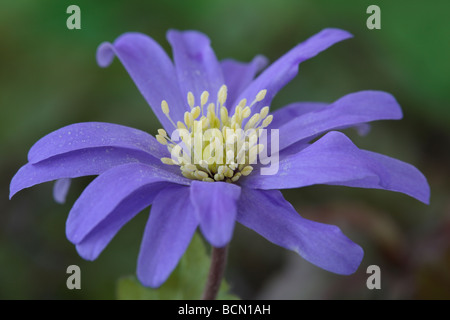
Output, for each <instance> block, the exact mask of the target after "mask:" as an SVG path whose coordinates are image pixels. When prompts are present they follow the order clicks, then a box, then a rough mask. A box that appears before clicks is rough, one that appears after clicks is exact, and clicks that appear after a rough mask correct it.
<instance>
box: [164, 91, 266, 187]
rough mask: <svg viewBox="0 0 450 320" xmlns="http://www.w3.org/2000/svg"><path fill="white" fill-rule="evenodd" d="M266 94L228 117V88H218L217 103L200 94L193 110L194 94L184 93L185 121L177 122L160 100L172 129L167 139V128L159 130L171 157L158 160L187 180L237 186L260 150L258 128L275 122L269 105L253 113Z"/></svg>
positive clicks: (261, 147)
mask: <svg viewBox="0 0 450 320" xmlns="http://www.w3.org/2000/svg"><path fill="white" fill-rule="evenodd" d="M266 92H267V91H266V90H261V91H260V92H259V93H258V94H257V95H256V97H255V99H254V100H253V101H252V103H251V104H250V105H247V100H246V99H243V100H241V101H240V102H239V104H238V105H237V106H236V108H235V111H234V114H233V115H232V116H229V114H228V109H227V108H226V106H225V104H226V100H227V86H226V85H223V86H222V87H220V89H219V91H218V93H217V101H216V103H214V102H209V97H210V94H209V92H208V91H203V93H202V94H201V95H200V101H199V103H197V106H196V101H195V97H194V95H193V93H192V92H188V94H187V103H188V105H189V108H190V111H186V112H185V113H184V119H183V120H184V121H183V122H181V121H178V122H177V123H176V124H175V123H174V122H173V120H172V119H171V118H170V116H169V112H170V110H169V105H168V104H167V102H166V101H165V100H163V101H162V103H161V109H162V111H163V113H164V114H165V115H166V117H167V118H168V119H169V121H170V122H171V123H172V125H173V126H174V128H175V129H176V131H174V134H172V137H171V138H169V136H168V135H167V133H166V131H165V130H163V129H159V130H158V134H157V135H156V140H157V141H158V142H159V143H161V144H163V145H166V146H167V148H168V150H169V152H170V153H171V158H161V161H162V163H164V164H168V165H179V166H180V168H181V172H182V174H183V175H184V176H185V177H187V178H189V179H194V180H201V181H209V182H214V181H225V182H236V181H238V180H239V178H240V177H241V176H247V175H249V174H250V173H251V172H252V170H253V167H252V166H251V165H250V164H255V163H256V160H257V156H258V155H259V154H260V153H261V152H262V151H263V149H264V146H263V145H262V144H259V143H258V138H259V135H260V133H261V129H264V128H266V127H267V126H268V125H269V124H270V123H271V122H272V119H273V116H272V115H269V107H264V108H262V109H261V111H260V112H259V113H255V114H253V115H252V110H251V109H252V106H253V105H254V104H255V103H257V102H260V101H262V100H263V99H264V97H265V96H266ZM246 119H248V120H247V122H246V123H245V120H246ZM243 123H245V126H244V128H242V125H243ZM175 133H176V134H175ZM172 139H173V140H172ZM174 140H176V141H178V143H175V142H174Z"/></svg>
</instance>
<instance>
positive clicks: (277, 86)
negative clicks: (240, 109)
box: [237, 29, 352, 112]
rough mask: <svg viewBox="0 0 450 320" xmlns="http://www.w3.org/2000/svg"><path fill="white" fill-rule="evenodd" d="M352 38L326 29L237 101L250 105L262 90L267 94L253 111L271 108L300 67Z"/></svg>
mask: <svg viewBox="0 0 450 320" xmlns="http://www.w3.org/2000/svg"><path fill="white" fill-rule="evenodd" d="M350 37H352V35H351V34H350V33H348V32H347V31H344V30H340V29H324V30H322V31H321V32H319V33H318V34H316V35H314V36H312V37H310V38H309V39H308V40H306V41H304V42H302V43H300V44H298V45H297V46H295V47H294V48H293V49H291V50H290V51H289V52H287V53H286V54H285V55H283V56H282V57H281V58H279V59H278V60H277V61H275V62H274V63H273V64H271V65H270V66H269V67H268V68H267V69H266V70H264V72H263V73H261V74H260V75H259V76H258V77H257V78H256V79H255V80H254V81H253V82H252V83H251V84H250V85H249V86H248V87H247V88H246V89H245V90H244V92H243V93H242V94H240V96H239V98H238V99H237V101H240V100H241V99H244V98H245V99H247V101H248V102H249V103H250V102H251V101H253V99H254V98H255V97H256V95H257V94H258V92H259V91H260V90H262V89H266V90H267V94H266V96H265V98H264V100H262V101H261V102H259V103H257V104H256V105H255V106H254V108H253V110H255V112H257V111H259V110H260V109H261V108H262V107H263V106H269V105H270V103H271V101H272V99H273V97H274V96H275V95H276V94H277V93H278V91H280V90H281V88H283V87H284V86H285V85H286V84H287V83H288V82H289V81H291V80H292V79H293V78H294V77H295V76H296V75H297V73H298V66H299V64H300V63H302V62H303V61H305V60H308V59H311V58H312V57H314V56H316V55H317V54H319V53H320V52H322V51H324V50H326V49H327V48H329V47H330V46H332V45H333V44H335V43H337V42H340V41H342V40H345V39H348V38H350Z"/></svg>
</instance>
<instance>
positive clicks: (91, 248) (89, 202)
mask: <svg viewBox="0 0 450 320" xmlns="http://www.w3.org/2000/svg"><path fill="white" fill-rule="evenodd" d="M167 37H168V41H169V42H170V44H171V46H172V49H173V60H174V61H173V62H172V60H171V59H170V58H169V57H168V55H167V54H166V53H165V52H164V50H163V49H162V48H161V47H160V46H159V45H158V44H157V43H156V42H155V41H154V40H153V39H151V38H150V37H148V36H146V35H143V34H139V33H126V34H123V35H122V36H120V37H119V38H118V39H116V41H115V42H114V43H112V44H111V43H103V44H101V45H100V46H99V48H98V51H97V61H98V63H99V65H100V66H101V67H106V66H108V65H109V64H110V63H111V62H112V60H113V58H114V56H117V57H118V58H119V60H120V61H121V62H122V64H123V65H124V67H125V68H126V70H127V71H128V73H129V74H130V76H131V78H132V79H133V81H134V82H135V84H136V86H137V87H138V89H139V90H140V92H141V93H142V95H143V96H144V98H145V99H146V101H147V102H148V104H149V105H150V106H151V107H152V109H153V111H154V113H155V114H156V116H157V117H158V119H159V121H160V122H161V125H162V127H163V129H160V130H158V135H157V136H156V138H155V137H153V136H151V135H150V134H147V133H145V132H143V131H140V130H137V129H133V128H129V127H125V126H122V125H117V124H110V123H101V122H88V123H77V124H72V125H69V126H66V127H64V128H61V129H59V130H56V131H54V132H52V133H50V134H48V135H47V136H45V137H43V138H42V139H40V140H39V141H38V142H37V143H36V144H35V145H33V146H32V148H31V149H30V151H29V153H28V163H27V164H26V165H24V166H23V167H22V168H21V169H20V170H19V171H18V172H17V174H16V175H15V176H14V178H13V179H12V182H11V186H10V197H12V196H13V195H14V194H15V193H17V192H18V191H20V190H22V189H24V188H28V187H31V186H33V185H36V184H39V183H43V182H47V181H51V180H58V185H59V186H58V185H57V186H56V189H55V195H56V196H57V197H58V198H59V199H62V198H64V193H65V190H67V188H68V183H67V181H68V180H67V179H68V178H76V177H80V176H89V175H98V177H96V178H95V179H94V180H93V181H92V182H91V183H90V184H89V185H88V186H87V187H86V189H85V190H84V191H83V193H82V194H81V195H80V197H79V198H78V199H77V201H76V202H75V204H74V205H73V207H72V209H71V211H70V214H69V217H68V219H67V224H66V234H67V237H68V239H69V240H70V241H71V242H72V243H74V244H75V245H76V249H77V251H78V253H79V254H80V255H81V257H83V258H84V259H87V260H94V259H96V258H97V257H98V256H99V254H100V253H101V252H102V250H103V249H104V248H105V247H106V246H107V244H108V243H109V242H110V241H111V239H112V238H113V237H114V236H115V235H116V233H117V232H118V231H119V230H120V229H121V228H122V226H123V225H125V224H126V223H127V222H128V221H129V220H130V219H132V218H133V217H134V216H135V215H136V214H137V213H139V212H140V211H142V210H143V209H145V208H146V207H148V206H150V205H151V213H150V216H149V219H148V222H147V225H146V227H145V232H144V235H143V239H142V244H141V248H140V253H139V258H138V265H137V275H138V278H139V280H140V281H141V282H142V283H143V284H144V285H146V286H151V287H158V286H160V285H161V284H162V283H163V282H164V281H165V280H166V279H167V278H168V276H169V275H170V273H171V272H172V271H173V269H174V268H175V267H176V265H177V263H178V261H179V259H180V257H181V256H182V255H183V253H184V252H185V250H186V248H187V246H188V245H189V242H190V240H191V238H192V236H193V234H194V232H195V231H196V229H197V227H199V228H200V230H201V231H202V233H203V235H204V237H205V238H206V239H207V241H209V243H210V244H211V245H212V246H214V247H217V248H220V247H223V246H225V245H227V244H228V242H229V241H230V240H231V238H232V234H233V229H234V225H235V222H236V221H237V222H239V223H241V224H242V225H244V226H246V227H248V228H250V229H252V230H254V231H256V232H257V233H259V234H260V235H262V236H263V237H265V238H266V239H267V240H269V241H271V242H273V243H275V244H277V245H279V246H282V247H284V248H287V249H289V250H293V251H295V252H297V253H298V254H299V255H300V256H302V257H303V258H304V259H306V260H308V261H309V262H311V263H313V264H315V265H317V266H318V267H320V268H323V269H325V270H328V271H331V272H334V273H337V274H344V275H347V274H351V273H353V272H355V270H356V269H357V268H358V266H359V264H360V262H361V260H362V257H363V250H362V249H361V247H360V246H358V245H357V244H355V243H353V242H352V241H351V240H350V239H349V238H347V237H346V236H345V235H344V234H342V232H341V231H340V229H339V228H338V227H336V226H331V225H327V224H323V223H318V222H314V221H310V220H307V219H304V218H302V217H301V216H300V215H299V214H298V213H297V212H296V211H295V209H294V208H293V207H292V205H291V204H290V203H289V202H287V201H286V200H285V199H284V198H283V196H282V194H281V192H280V191H279V190H278V189H287V188H299V187H304V186H309V185H314V184H328V185H341V186H350V187H359V188H375V189H385V190H391V191H396V192H401V193H404V194H407V195H409V196H411V197H414V198H416V199H418V200H420V201H422V202H424V203H428V201H429V192H430V191H429V186H428V184H427V181H426V179H425V177H424V176H423V175H422V174H421V173H420V172H419V171H418V170H417V169H416V168H415V167H413V166H411V165H409V164H407V163H404V162H401V161H399V160H396V159H392V158H390V157H387V156H385V155H381V154H378V153H374V152H371V151H366V150H361V149H358V148H357V147H356V146H355V145H354V144H353V143H352V142H351V141H350V139H349V138H347V137H346V136H345V135H344V134H343V133H340V132H338V131H334V130H339V129H342V128H347V127H351V126H360V125H363V124H366V123H368V122H371V121H374V120H382V119H400V118H401V117H402V112H401V109H400V106H399V105H398V103H397V101H396V100H395V99H394V98H393V97H392V96H391V95H390V94H388V93H385V92H380V91H360V92H356V93H351V94H348V95H346V96H344V97H342V98H340V99H338V100H336V101H335V102H333V103H317V102H316V103H313V102H297V103H292V104H290V105H288V106H285V107H284V108H281V109H279V110H276V111H275V112H273V113H270V105H271V102H272V99H273V97H274V96H275V95H276V94H277V92H278V91H279V90H280V89H281V88H282V87H283V86H284V85H286V84H287V83H288V82H289V81H290V80H291V79H293V78H294V77H295V76H296V75H297V72H298V66H299V64H300V63H302V62H303V61H305V60H307V59H310V58H312V57H314V56H316V55H317V54H318V53H320V52H321V51H323V50H325V49H327V48H328V47H330V46H332V45H333V44H335V43H337V42H340V41H342V40H345V39H348V38H350V37H351V34H349V33H348V32H346V31H343V30H339V29H325V30H323V31H321V32H319V33H318V34H316V35H314V36H312V37H311V38H309V39H308V40H306V41H305V42H303V43H300V44H298V45H297V46H295V47H294V48H293V49H291V50H290V51H289V52H287V53H286V54H285V55H283V56H282V57H281V58H279V59H278V60H277V61H275V62H274V63H273V64H272V65H270V66H269V67H268V68H266V69H265V70H264V71H262V72H261V73H260V74H259V75H257V74H258V73H259V72H260V71H261V70H263V69H264V68H265V66H266V64H267V61H266V59H265V58H264V57H262V56H256V57H255V58H254V59H253V60H252V61H251V62H250V63H241V62H237V61H234V60H223V61H218V60H217V58H216V56H215V53H214V51H213V50H212V48H211V46H210V41H209V39H208V37H207V36H205V35H204V34H202V33H200V32H196V31H185V32H180V31H175V30H171V31H169V32H168V34H167ZM175 129H178V131H179V132H181V134H180V135H181V136H182V139H181V140H182V142H183V143H184V145H181V146H180V145H179V144H177V143H175V141H174V140H173V139H172V137H173V136H171V135H169V134H168V133H171V132H173V131H174V130H175ZM260 129H268V131H270V130H271V129H278V130H279V131H278V133H279V134H278V137H279V155H278V156H279V159H278V162H277V166H278V170H277V171H276V172H273V173H272V174H266V175H263V174H261V171H260V169H261V168H262V167H263V166H262V165H261V164H256V165H252V163H254V162H251V160H255V159H256V157H257V156H261V152H262V150H263V149H264V147H267V148H266V149H270V148H269V146H270V145H269V143H267V144H261V143H258V139H257V138H258V137H259V134H258V130H260ZM195 130H198V131H199V132H200V133H203V134H207V133H206V132H207V131H208V130H212V131H209V132H210V136H211V137H212V138H214V141H217V142H218V143H225V144H226V142H227V141H228V140H227V139H228V138H229V137H230V135H231V136H233V135H235V134H236V135H237V136H238V139H237V141H238V143H239V141H240V140H239V133H237V132H241V133H240V134H241V135H242V134H244V135H245V134H247V133H249V134H248V135H247V137H248V138H249V141H247V142H242V144H241V147H242V148H238V149H237V150H236V151H237V152H236V153H233V152H231V153H230V152H228V151H230V150H228V149H226V147H224V148H223V151H224V154H222V155H221V156H220V157H222V159H225V158H226V161H225V162H223V163H221V162H220V161H219V157H218V156H217V153H214V152H213V153H211V150H210V149H211V148H212V142H211V143H209V144H208V143H206V144H200V145H197V147H196V146H195V145H193V144H190V142H189V139H191V138H192V137H193V135H194V133H195ZM227 130H231V131H228V132H231V133H226V132H227ZM239 130H241V131H239ZM251 130H254V132H256V134H255V133H252V132H251ZM317 138H318V139H317ZM252 139H253V140H252ZM312 141H314V142H312ZM245 143H247V144H245ZM225 144H224V145H225ZM177 148H178V150H177ZM196 148H197V149H196ZM207 148H209V149H208V150H206V149H207ZM183 149H184V151H186V150H187V151H188V152H187V154H188V155H189V152H192V153H193V154H194V156H195V155H197V156H198V154H200V156H199V161H198V162H194V163H190V162H189V159H186V157H185V156H183V155H182V154H183V152H181V151H183ZM240 150H243V152H239V151H240ZM174 151H177V152H175V153H174ZM206 151H209V154H210V155H212V156H211V157H209V158H208V157H207V158H203V157H202V155H203V154H204V153H205V152H206ZM250 151H253V154H252V152H250ZM180 152H181V153H180ZM206 153H207V152H206ZM174 154H175V155H174ZM207 154H208V153H207ZM227 156H229V157H227Z"/></svg>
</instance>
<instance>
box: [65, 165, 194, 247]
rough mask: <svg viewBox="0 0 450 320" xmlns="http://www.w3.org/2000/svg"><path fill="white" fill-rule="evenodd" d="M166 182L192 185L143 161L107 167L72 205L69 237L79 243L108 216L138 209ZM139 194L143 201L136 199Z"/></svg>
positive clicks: (67, 231)
mask: <svg viewBox="0 0 450 320" xmlns="http://www.w3.org/2000/svg"><path fill="white" fill-rule="evenodd" d="M167 183H176V184H186V185H189V183H190V181H189V180H187V179H183V178H181V177H180V176H177V175H175V174H170V173H169V172H164V171H162V170H158V169H157V168H155V167H151V166H148V165H145V164H141V163H131V164H125V165H122V166H117V167H114V168H112V169H110V170H108V171H106V172H105V173H103V174H101V175H100V176H98V177H97V178H96V179H94V181H92V182H91V183H90V184H89V185H88V186H87V188H86V189H84V191H83V193H82V194H81V196H80V197H79V198H78V200H77V201H76V202H75V204H74V205H73V207H72V210H71V211H70V213H69V217H68V219H67V223H66V234H67V238H68V239H69V240H70V241H71V242H72V243H75V244H77V243H80V242H81V241H82V240H83V239H84V238H85V237H86V236H87V235H88V234H89V233H90V232H91V231H92V230H93V229H94V228H95V227H96V226H97V225H99V223H101V222H102V221H103V220H105V219H106V218H107V217H108V216H110V215H119V216H120V215H121V213H122V212H126V211H135V212H139V211H140V210H142V209H144V208H145V207H146V206H148V205H149V204H150V203H151V201H152V199H153V198H152V195H155V192H156V191H157V190H160V189H161V187H162V186H165V185H166V184H167ZM141 193H143V194H144V195H145V194H148V196H147V197H145V196H142V194H141ZM139 196H140V197H141V198H142V202H139V201H137V202H136V197H138V198H139ZM127 208H133V210H131V209H127ZM117 211H118V212H119V213H116V212H117Z"/></svg>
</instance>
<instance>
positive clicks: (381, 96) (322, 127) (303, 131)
mask: <svg viewBox="0 0 450 320" xmlns="http://www.w3.org/2000/svg"><path fill="white" fill-rule="evenodd" d="M282 110H283V109H281V110H280V111H279V112H278V113H279V115H281V118H285V119H286V118H287V116H288V115H289V114H290V113H291V110H290V109H287V110H286V112H285V114H283V111H282ZM274 118H275V117H274ZM401 118H402V110H401V108H400V106H399V104H398V103H397V101H396V100H395V98H394V97H393V96H392V95H390V94H389V93H386V92H382V91H360V92H356V93H351V94H348V95H346V96H344V97H342V98H340V99H339V100H337V101H335V102H334V103H332V104H330V105H328V106H326V107H321V108H318V109H317V110H316V111H311V112H307V113H304V114H301V115H299V116H298V117H296V118H293V119H292V120H291V121H288V122H287V123H285V124H283V125H281V126H280V127H279V129H280V150H283V149H284V148H286V147H289V146H290V145H292V144H294V143H296V142H298V141H301V140H305V139H306V140H308V139H309V140H311V139H312V138H314V137H316V136H317V135H319V134H322V133H324V132H326V131H329V130H335V129H341V128H347V127H351V126H356V125H361V124H364V123H366V122H370V121H375V120H387V119H391V120H392V119H401Z"/></svg>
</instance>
